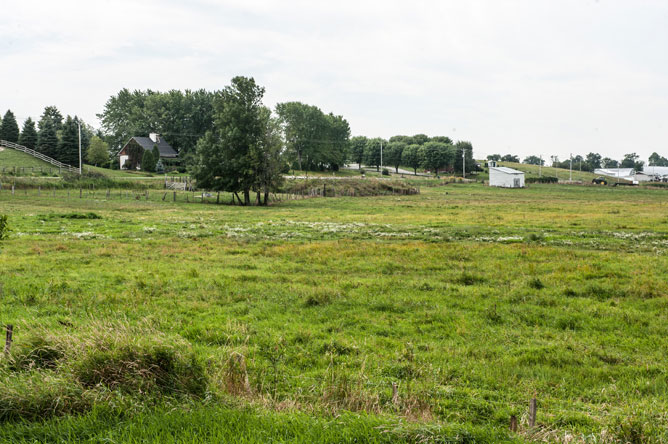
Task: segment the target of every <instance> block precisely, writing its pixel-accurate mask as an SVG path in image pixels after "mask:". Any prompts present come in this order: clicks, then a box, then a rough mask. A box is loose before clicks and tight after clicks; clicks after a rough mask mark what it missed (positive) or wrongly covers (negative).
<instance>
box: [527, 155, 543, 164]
mask: <svg viewBox="0 0 668 444" xmlns="http://www.w3.org/2000/svg"><path fill="white" fill-rule="evenodd" d="M522 163H526V164H527V165H545V161H544V160H543V159H541V158H540V157H538V156H527V157H525V158H524V160H523V161H522Z"/></svg>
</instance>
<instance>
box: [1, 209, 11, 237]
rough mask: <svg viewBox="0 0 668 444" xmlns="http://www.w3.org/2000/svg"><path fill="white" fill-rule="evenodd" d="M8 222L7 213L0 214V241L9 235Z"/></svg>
mask: <svg viewBox="0 0 668 444" xmlns="http://www.w3.org/2000/svg"><path fill="white" fill-rule="evenodd" d="M9 231H10V229H9V222H7V215H6V214H0V241H1V240H4V239H7V238H8V237H9Z"/></svg>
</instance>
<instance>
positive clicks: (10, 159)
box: [0, 147, 58, 173]
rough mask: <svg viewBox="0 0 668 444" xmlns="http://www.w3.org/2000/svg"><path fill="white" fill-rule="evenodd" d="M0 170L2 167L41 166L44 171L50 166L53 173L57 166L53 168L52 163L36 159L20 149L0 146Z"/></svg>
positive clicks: (56, 170) (7, 168)
mask: <svg viewBox="0 0 668 444" xmlns="http://www.w3.org/2000/svg"><path fill="white" fill-rule="evenodd" d="M0 150H2V151H0V171H2V169H3V168H5V169H6V170H9V169H10V168H14V167H16V168H30V169H31V170H32V168H42V169H44V170H45V171H46V170H47V169H49V168H51V169H52V170H53V171H54V172H55V173H57V172H58V168H55V167H54V166H53V165H51V164H49V163H47V162H44V161H43V160H40V159H37V158H36V157H33V156H31V155H30V154H26V153H24V152H21V151H17V150H13V149H10V148H1V147H0Z"/></svg>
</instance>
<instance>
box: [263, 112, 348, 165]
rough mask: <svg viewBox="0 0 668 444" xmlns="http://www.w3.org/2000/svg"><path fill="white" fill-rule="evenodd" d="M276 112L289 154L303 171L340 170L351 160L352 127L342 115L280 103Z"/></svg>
mask: <svg viewBox="0 0 668 444" xmlns="http://www.w3.org/2000/svg"><path fill="white" fill-rule="evenodd" d="M276 113H277V114H278V116H279V122H280V124H281V127H282V129H283V134H284V137H285V142H286V147H287V151H288V154H289V156H290V157H292V158H293V159H294V161H295V162H296V164H297V167H298V168H299V169H300V170H311V169H324V168H329V169H331V170H337V169H338V168H339V166H341V165H343V163H345V162H346V161H347V158H348V154H349V152H348V149H349V142H350V126H349V125H348V122H347V121H346V120H345V119H344V118H343V117H342V116H336V115H334V114H332V113H330V114H324V113H323V112H322V111H321V110H320V108H318V107H316V106H312V105H307V104H304V103H301V102H285V103H279V104H278V105H276Z"/></svg>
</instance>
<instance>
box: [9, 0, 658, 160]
mask: <svg viewBox="0 0 668 444" xmlns="http://www.w3.org/2000/svg"><path fill="white" fill-rule="evenodd" d="M0 5H1V6H2V8H1V10H2V14H0V113H2V114H4V112H5V110H6V109H11V110H12V111H13V112H14V114H15V115H16V116H17V118H18V120H19V123H21V122H22V121H23V120H24V119H25V118H27V117H28V116H30V117H32V118H33V119H36V118H38V117H39V115H40V114H41V112H42V110H43V108H44V107H45V106H47V105H55V106H57V107H58V108H59V109H60V110H61V112H62V113H63V114H72V115H74V114H77V115H79V116H81V117H82V118H83V119H84V120H85V121H87V122H89V123H91V124H92V125H93V126H95V127H98V126H99V121H98V120H97V117H96V114H97V113H100V112H102V110H103V109H104V104H105V102H106V101H107V99H108V98H109V97H110V96H112V95H114V94H116V93H117V92H118V91H119V90H120V89H121V88H129V89H131V90H132V89H147V88H150V89H153V90H158V91H166V90H170V89H200V88H204V89H207V90H219V89H222V88H224V87H225V86H226V85H228V84H229V83H230V79H231V78H232V77H234V76H237V75H244V76H250V77H254V78H255V80H256V81H257V82H258V83H259V84H261V85H262V86H264V87H265V88H266V95H265V104H266V105H267V106H269V107H272V108H273V106H274V105H275V104H276V103H279V102H285V101H293V100H297V101H301V102H304V103H308V104H311V105H316V106H318V107H320V108H321V109H322V110H323V111H325V112H333V113H334V114H338V115H342V116H344V117H345V118H346V119H347V120H348V122H349V123H350V127H351V131H352V134H353V135H365V136H368V137H384V138H389V137H390V136H392V135H398V134H406V135H412V134H416V133H425V134H428V135H430V136H434V135H445V136H449V137H450V138H452V139H454V140H467V141H470V142H471V143H472V144H473V147H474V155H475V157H476V158H483V157H485V156H486V155H488V154H493V153H500V154H506V153H511V154H515V155H518V156H520V157H521V158H524V157H525V156H528V155H542V156H543V158H544V159H549V157H550V156H553V155H557V156H559V158H560V159H561V160H564V159H566V158H568V156H569V155H570V154H571V153H573V154H574V155H575V154H582V155H585V154H586V153H588V152H598V153H600V154H602V155H603V157H610V158H613V159H620V158H622V157H623V155H624V154H626V153H630V152H636V153H638V154H639V155H640V157H641V159H645V160H646V159H647V157H648V156H649V155H650V154H651V153H652V152H655V151H656V152H658V153H659V154H661V155H663V156H666V157H668V142H667V140H668V137H667V136H668V1H665V0H656V1H655V0H635V1H634V0H627V1H621V0H598V1H596V0H466V1H464V0H457V1H455V0H441V1H437V0H433V1H431V0H412V1H392V0H385V1H368V0H356V1H349V0H338V1H314V0H311V1H296V0H281V1H277V0H276V1H269V0H221V1H214V0H189V1H176V0H161V1H158V0H110V1H107V0H87V1H84V0H59V1H57V2H51V1H45V0H42V1H35V0H21V1H15V0H0Z"/></svg>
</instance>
